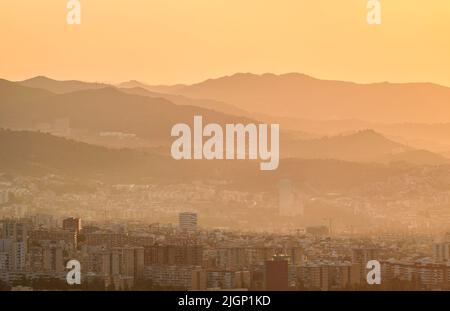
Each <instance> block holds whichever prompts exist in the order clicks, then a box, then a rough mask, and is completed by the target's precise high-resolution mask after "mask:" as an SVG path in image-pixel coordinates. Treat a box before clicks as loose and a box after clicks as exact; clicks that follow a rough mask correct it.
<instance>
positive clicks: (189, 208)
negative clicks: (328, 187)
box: [0, 175, 450, 291]
mask: <svg viewBox="0 0 450 311" xmlns="http://www.w3.org/2000/svg"><path fill="white" fill-rule="evenodd" d="M222 186H223V185H222ZM380 187H381V186H380ZM200 189H201V191H200ZM218 189H221V190H218ZM427 191H430V189H427ZM0 194H1V195H0V217H1V221H0V288H1V289H2V290H11V289H12V290H59V289H68V290H81V289H82V290H325V291H326V290H448V289H450V264H448V263H450V256H449V250H450V235H446V232H445V231H444V230H441V231H440V228H444V227H445V223H442V222H440V227H432V226H430V222H432V221H433V218H431V217H426V215H425V216H423V219H425V220H426V221H423V222H422V221H420V218H419V217H416V216H415V217H410V218H408V217H403V218H402V219H403V221H404V224H403V225H404V229H403V230H400V229H399V228H402V226H396V227H395V228H396V230H394V227H392V226H390V224H389V222H388V221H385V226H384V227H382V226H381V225H380V224H379V223H380V220H379V219H381V220H382V221H383V220H384V219H386V216H384V217H383V215H382V213H383V212H384V210H383V209H377V210H376V211H377V212H378V214H374V210H373V208H371V205H370V204H363V203H361V202H360V201H358V200H360V199H358V198H354V199H352V198H351V197H348V196H343V195H340V194H336V193H332V194H324V195H323V196H315V197H303V196H300V195H299V194H298V193H297V190H296V189H294V186H293V185H292V184H291V182H290V181H289V180H282V181H280V184H279V185H278V192H277V193H276V194H273V193H272V194H271V193H245V192H239V191H231V190H225V189H223V187H219V186H218V185H217V182H216V184H215V185H214V186H212V185H210V184H207V183H200V182H199V183H193V184H184V185H161V184H160V185H156V184H153V185H152V184H148V185H103V184H102V185H100V184H98V183H94V182H92V185H89V184H87V183H85V184H83V187H81V186H79V185H77V184H76V182H75V181H74V180H67V179H64V178H62V177H60V176H54V175H49V176H46V177H45V178H32V177H29V178H24V177H13V176H8V175H3V176H2V182H1V191H0ZM396 195H397V196H399V199H398V200H397V201H396V202H397V203H396V204H408V203H407V202H403V203H402V201H400V195H399V194H398V193H397V194H396ZM440 195H441V197H442V202H438V201H436V200H435V201H434V202H433V204H434V205H433V206H440V205H444V204H446V203H447V202H448V197H447V196H444V194H443V193H441V194H440ZM434 197H439V196H434ZM318 201H319V202H321V201H325V202H327V204H328V205H330V204H331V205H332V206H341V207H342V206H343V207H345V208H346V209H350V210H353V212H352V213H351V215H353V216H354V217H356V218H355V219H356V220H362V219H364V220H365V222H364V223H363V226H359V227H358V226H356V225H351V224H352V222H351V221H350V222H349V223H347V224H345V223H343V222H342V221H341V220H340V219H339V218H338V217H337V216H336V217H331V216H330V217H327V218H321V219H319V220H317V221H316V222H314V221H313V220H314V219H315V218H314V217H311V216H310V215H308V213H309V212H308V210H309V209H311V208H314V207H315V208H319V207H317V206H320V205H318V203H317V202H318ZM211 204H215V206H220V204H223V205H224V206H225V205H227V206H229V207H230V208H229V210H228V211H229V212H228V214H227V210H225V209H223V210H222V211H221V209H220V208H217V209H214V211H217V213H216V214H213V213H211V212H210V213H208V209H207V208H206V207H205V206H209V205H211ZM391 204H394V203H391ZM255 206H256V207H258V208H261V210H262V211H265V213H260V214H261V215H260V216H258V214H257V213H254V212H252V211H254V208H255ZM311 206H312V207H311ZM355 206H356V207H358V208H355ZM245 209H249V210H250V212H252V213H254V217H253V219H252V220H251V221H249V219H251V218H248V217H247V216H246V215H247V214H245ZM411 210H413V209H412V207H411V206H409V211H411ZM435 210H439V209H438V208H435ZM395 211H396V212H397V213H399V212H400V211H401V209H399V208H396V209H395ZM321 215H322V217H324V216H323V215H327V214H321ZM328 215H329V214H328ZM370 216H372V217H370ZM346 217H349V216H346ZM271 219H272V220H271ZM287 219H291V221H287ZM304 219H309V223H305V222H304V221H303V222H302V220H304ZM370 219H373V221H370ZM399 219H400V218H399ZM408 219H412V220H411V222H408ZM233 221H234V224H233ZM271 221H272V222H271ZM283 221H284V222H285V223H286V226H285V227H283V226H279V227H278V228H281V229H279V230H269V229H268V228H269V226H266V224H269V223H272V224H273V225H274V226H275V225H276V224H277V222H283ZM255 223H256V224H257V223H260V224H264V226H261V228H260V230H258V229H257V225H255ZM436 223H438V222H437V221H436ZM302 224H303V225H304V226H302ZM246 226H247V229H245V227H246ZM262 227H264V228H262ZM375 231H376V232H375ZM73 259H75V260H78V261H79V262H80V264H81V275H82V281H81V284H80V285H75V286H74V285H68V284H67V282H66V275H67V273H68V269H67V268H66V264H67V262H68V261H70V260H73ZM370 260H378V261H379V262H380V264H381V284H380V285H369V284H368V283H367V280H366V275H367V272H368V270H367V268H366V264H367V262H368V261H370Z"/></svg>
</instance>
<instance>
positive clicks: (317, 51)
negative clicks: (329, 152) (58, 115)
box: [0, 0, 450, 86]
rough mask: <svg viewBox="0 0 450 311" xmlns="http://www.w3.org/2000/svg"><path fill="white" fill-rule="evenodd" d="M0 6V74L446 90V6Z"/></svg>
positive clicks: (51, 2)
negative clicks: (374, 9)
mask: <svg viewBox="0 0 450 311" xmlns="http://www.w3.org/2000/svg"><path fill="white" fill-rule="evenodd" d="M381 2H382V7H383V8H382V13H383V16H382V19H383V21H382V25H380V26H369V25H368V24H367V23H366V14H367V9H366V4H367V1H366V0H339V1H337V0H264V1H262V0H126V1H125V0H123V1H120V0H113V1H110V0H81V3H82V24H81V25H75V26H70V25H67V24H66V12H67V9H66V3H67V0H1V1H0V38H1V39H0V40H1V49H0V51H1V52H0V55H1V58H0V77H2V78H6V79H11V80H19V79H25V78H28V77H31V76H34V75H48V76H50V77H53V78H57V79H84V80H89V81H107V82H119V81H123V80H129V79H137V80H141V81H144V82H148V83H178V82H187V83H192V82H197V81H200V80H203V79H207V78H211V77H218V76H222V75H227V74H232V73H235V72H253V73H264V72H274V73H285V72H294V71H295V72H302V73H306V74H310V75H313V76H316V77H320V78H329V79H339V80H352V81H357V82H371V81H393V82H394V81H395V82H410V81H429V82H435V83H440V84H445V85H448V86H450V1H449V0H428V1H425V0H381Z"/></svg>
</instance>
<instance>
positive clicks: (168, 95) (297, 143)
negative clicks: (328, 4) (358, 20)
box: [0, 74, 448, 165]
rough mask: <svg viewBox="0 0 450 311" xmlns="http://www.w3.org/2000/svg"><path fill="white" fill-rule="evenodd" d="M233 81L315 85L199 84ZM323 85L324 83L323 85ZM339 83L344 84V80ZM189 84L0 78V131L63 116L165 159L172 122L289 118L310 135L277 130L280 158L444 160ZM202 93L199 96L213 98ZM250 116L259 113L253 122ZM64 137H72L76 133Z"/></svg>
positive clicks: (362, 124) (362, 129) (359, 127)
mask: <svg viewBox="0 0 450 311" xmlns="http://www.w3.org/2000/svg"><path fill="white" fill-rule="evenodd" d="M234 79H237V80H239V79H242V80H243V81H241V82H242V83H243V84H242V87H243V88H246V83H244V82H245V81H252V83H254V84H255V85H260V82H261V81H265V80H266V79H269V80H278V79H281V80H284V79H291V80H292V81H297V82H298V81H309V82H311V81H315V82H314V83H316V82H317V81H320V80H317V79H313V78H310V77H307V76H304V75H298V74H295V75H294V74H291V75H284V76H275V75H263V76H256V75H247V74H244V75H242V74H238V75H235V76H232V77H225V78H222V79H217V80H208V81H205V82H204V83H203V84H202V85H203V86H204V87H201V89H206V88H207V87H206V86H205V85H210V84H211V85H212V86H214V85H216V84H220V83H222V82H224V81H228V82H227V83H226V84H229V85H235V83H231V82H230V81H231V80H234ZM261 79H262V80H261ZM316 80H317V81H316ZM264 83H268V82H264ZM279 83H281V82H275V84H274V85H278V84H279ZM305 83H306V82H305ZM324 83H325V85H327V84H328V82H324ZM342 83H344V85H346V83H345V82H342ZM342 83H337V84H339V85H340V84H342ZM292 84H295V83H294V82H291V83H288V85H292ZM274 85H272V86H270V84H268V86H266V88H261V89H259V90H260V91H261V92H262V93H266V92H268V91H269V90H270V89H273V88H276V87H275V86H274ZM352 85H353V84H352ZM191 87H192V89H197V88H199V86H198V85H197V86H186V85H176V86H171V87H165V86H158V87H152V86H148V85H145V84H143V83H140V82H137V81H129V82H126V83H122V84H119V85H117V86H111V85H108V84H103V83H88V82H81V81H75V80H72V81H57V80H53V79H50V78H46V77H42V76H41V77H36V78H32V79H28V80H25V81H21V82H11V81H7V80H0V99H1V101H0V126H2V127H5V128H12V129H36V128H38V125H39V124H42V123H52V122H54V121H55V120H58V119H61V118H67V119H69V120H70V127H71V128H72V129H78V130H82V131H87V132H88V133H91V134H92V135H97V134H98V133H100V132H122V133H132V134H135V135H137V137H139V138H141V139H143V140H145V141H146V142H147V144H148V145H149V146H152V148H159V153H161V150H162V154H164V155H168V150H169V149H168V147H167V146H168V144H169V143H170V142H171V137H170V135H169V133H170V129H171V127H172V126H173V125H174V124H175V123H180V122H183V123H189V122H191V121H192V118H193V116H194V115H202V116H203V117H204V119H205V120H206V121H207V122H216V123H219V124H225V123H250V122H251V123H257V122H260V121H258V120H262V121H265V119H264V118H266V119H267V118H271V119H272V120H273V121H274V122H276V120H277V119H282V120H284V122H286V123H287V122H288V121H290V122H292V124H297V125H298V127H302V126H303V128H306V129H307V128H309V129H311V130H313V131H314V132H315V133H314V134H310V133H308V132H305V131H298V130H295V129H293V128H288V129H287V130H284V131H283V135H282V141H281V155H282V157H284V158H303V159H338V160H344V161H357V162H380V163H387V162H392V161H394V162H397V161H399V162H407V163H414V164H429V165H441V164H446V163H448V160H447V158H445V157H443V156H441V155H439V154H436V153H433V152H430V151H427V150H421V148H416V147H415V146H414V145H410V144H409V143H408V141H407V140H403V139H402V138H401V137H399V139H398V140H397V139H392V137H389V138H387V137H386V136H384V135H382V134H380V133H379V132H376V131H374V130H366V129H370V128H375V127H376V126H380V124H379V123H373V122H369V121H359V120H356V119H353V120H348V119H346V120H335V121H332V120H328V121H327V120H307V119H296V118H295V117H292V116H291V117H290V118H288V117H286V118H285V117H282V118H280V117H272V116H268V115H264V114H261V113H251V112H248V111H247V110H243V109H241V107H239V106H235V105H233V104H232V105H230V104H228V103H226V102H222V101H220V100H217V99H209V98H206V97H205V98H198V99H197V98H194V97H189V96H187V95H184V94H185V93H189V95H190V96H194V95H195V96H197V95H196V94H193V93H192V92H191V91H188V90H189V89H191ZM215 87H217V86H215ZM255 87H256V86H255ZM261 87H262V86H261ZM213 89H214V88H213ZM250 89H251V88H250ZM344 89H346V88H344ZM245 92H247V91H245ZM194 93H195V92H194ZM206 93H207V94H204V95H205V96H212V95H214V94H212V93H208V92H206ZM213 93H214V92H213ZM278 106H282V105H278ZM291 115H294V114H293V113H292V114H291ZM256 116H259V117H260V119H258V118H257V117H256ZM294 116H295V115H294ZM252 117H254V118H252ZM286 120H288V121H286ZM299 120H300V122H299ZM349 121H351V122H349ZM283 124H284V123H282V129H283ZM329 124H334V126H335V128H336V129H339V128H344V129H346V130H347V132H346V133H345V134H337V133H335V132H333V133H332V134H331V135H325V136H324V134H325V133H326V131H323V130H322V129H321V127H320V126H323V127H325V128H327V126H328V127H329ZM345 126H347V127H345ZM385 126H387V125H385ZM75 132H76V131H75ZM318 133H320V134H318ZM71 137H72V138H75V139H78V137H76V136H71ZM88 141H91V140H88ZM397 141H400V143H399V142H397ZM119 147H120V145H119ZM152 150H158V149H152Z"/></svg>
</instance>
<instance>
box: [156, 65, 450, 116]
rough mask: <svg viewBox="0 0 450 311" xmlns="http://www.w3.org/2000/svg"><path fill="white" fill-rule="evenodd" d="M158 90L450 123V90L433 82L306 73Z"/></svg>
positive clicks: (302, 112)
mask: <svg viewBox="0 0 450 311" xmlns="http://www.w3.org/2000/svg"><path fill="white" fill-rule="evenodd" d="M151 90H153V91H155V92H163V93H171V94H178V95H184V96H188V97H191V98H208V99H213V100H218V101H223V102H226V103H228V104H231V105H234V106H236V107H238V108H240V109H244V110H247V111H250V112H255V113H263V114H267V115H272V116H284V117H296V118H307V119H308V118H311V119H353V118H354V119H361V120H366V121H374V122H448V120H450V106H449V105H448V103H449V102H450V88H446V87H443V86H438V85H433V84H429V83H405V84H395V83H375V84H356V83H351V82H342V81H330V80H319V79H315V78H312V77H309V76H306V75H303V74H297V73H290V74H284V75H274V74H264V75H254V74H235V75H233V76H226V77H222V78H218V79H210V80H206V81H204V82H201V83H198V84H193V85H175V86H154V87H152V88H151Z"/></svg>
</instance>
